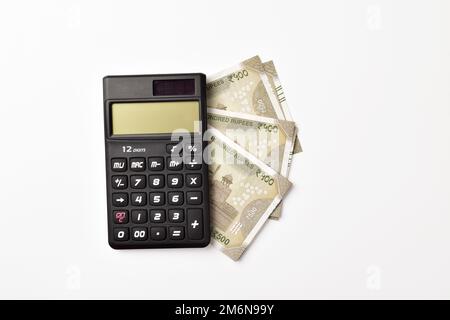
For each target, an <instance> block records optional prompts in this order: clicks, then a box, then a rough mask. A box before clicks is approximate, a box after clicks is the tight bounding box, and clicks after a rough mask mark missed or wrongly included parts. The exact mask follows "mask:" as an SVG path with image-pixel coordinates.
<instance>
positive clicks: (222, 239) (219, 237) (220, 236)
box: [212, 230, 230, 245]
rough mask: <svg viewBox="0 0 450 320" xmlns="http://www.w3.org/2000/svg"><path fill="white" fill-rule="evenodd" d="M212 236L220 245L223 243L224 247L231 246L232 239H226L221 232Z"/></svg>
mask: <svg viewBox="0 0 450 320" xmlns="http://www.w3.org/2000/svg"><path fill="white" fill-rule="evenodd" d="M212 236H213V238H214V239H216V240H217V241H219V242H220V243H223V244H224V245H228V244H230V239H228V238H227V237H225V236H224V235H223V234H221V233H220V232H217V231H215V230H214V231H213V232H212Z"/></svg>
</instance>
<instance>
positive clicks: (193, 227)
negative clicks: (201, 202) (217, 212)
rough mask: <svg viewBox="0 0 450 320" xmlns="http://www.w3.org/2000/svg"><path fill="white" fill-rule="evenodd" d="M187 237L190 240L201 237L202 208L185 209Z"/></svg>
mask: <svg viewBox="0 0 450 320" xmlns="http://www.w3.org/2000/svg"><path fill="white" fill-rule="evenodd" d="M187 228H188V232H187V233H188V237H189V239H192V240H200V239H202V238H203V214H202V209H188V210H187Z"/></svg>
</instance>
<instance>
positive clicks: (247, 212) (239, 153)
mask: <svg viewBox="0 0 450 320" xmlns="http://www.w3.org/2000/svg"><path fill="white" fill-rule="evenodd" d="M207 137H208V139H209V140H210V143H209V145H208V147H207V152H208V153H209V180H210V181H209V186H210V206H211V220H212V238H213V239H214V240H215V242H216V243H217V244H218V245H219V246H220V248H221V250H222V252H223V253H225V254H226V255H227V256H229V257H230V258H232V259H233V260H238V259H239V258H240V257H241V255H242V254H243V253H244V251H245V250H246V248H247V247H248V246H249V244H250V243H251V242H252V240H253V239H254V238H255V236H256V234H257V233H258V232H259V231H260V230H261V228H262V226H263V225H264V223H265V222H266V220H267V219H268V217H269V216H270V214H271V213H272V211H273V210H274V209H275V207H276V206H277V205H278V204H279V203H280V201H281V200H282V198H283V197H284V196H285V195H286V193H287V191H288V190H289V188H290V187H291V183H290V182H289V180H287V179H286V178H285V177H283V176H281V175H280V174H278V173H277V172H276V171H275V170H274V169H272V168H270V167H269V166H267V165H266V164H265V163H263V162H262V161H261V160H259V159H257V158H256V157H254V156H253V155H251V154H250V153H249V152H247V151H245V150H244V149H243V148H242V147H240V146H239V145H237V144H236V143H234V142H233V141H231V140H230V139H229V138H227V137H226V136H225V135H224V134H222V133H221V132H220V131H219V130H217V129H214V128H212V127H209V130H208V133H207Z"/></svg>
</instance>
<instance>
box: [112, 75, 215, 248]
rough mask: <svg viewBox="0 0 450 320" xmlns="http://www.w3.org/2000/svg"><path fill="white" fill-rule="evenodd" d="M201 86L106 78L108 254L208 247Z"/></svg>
mask: <svg viewBox="0 0 450 320" xmlns="http://www.w3.org/2000/svg"><path fill="white" fill-rule="evenodd" d="M205 86H206V77H205V75H204V74H200V73H193V74H170V75H135V76H107V77H105V78H103V97H104V122H105V152H106V179H107V201H108V204H107V208H108V240H109V244H110V246H111V247H112V248H114V249H137V248H171V247H204V246H206V245H208V243H209V241H210V218H209V191H208V167H207V163H206V162H205V161H204V159H203V151H204V148H205V147H206V142H205V141H203V139H202V137H203V134H204V131H205V130H206V119H207V116H206V94H205Z"/></svg>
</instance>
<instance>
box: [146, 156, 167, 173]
mask: <svg viewBox="0 0 450 320" xmlns="http://www.w3.org/2000/svg"><path fill="white" fill-rule="evenodd" d="M163 169H164V158H163V157H150V158H148V170H150V171H161V170H163Z"/></svg>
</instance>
